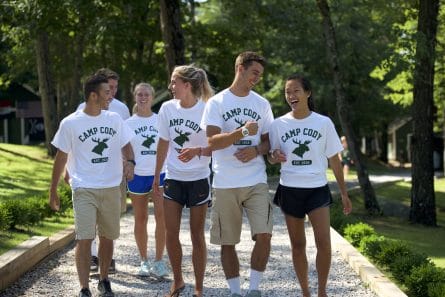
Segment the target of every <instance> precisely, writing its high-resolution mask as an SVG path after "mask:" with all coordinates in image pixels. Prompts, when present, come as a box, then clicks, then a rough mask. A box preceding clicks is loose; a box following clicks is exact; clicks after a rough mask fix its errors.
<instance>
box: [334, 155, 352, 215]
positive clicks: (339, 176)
mask: <svg viewBox="0 0 445 297" xmlns="http://www.w3.org/2000/svg"><path fill="white" fill-rule="evenodd" d="M329 165H330V166H331V169H332V171H333V172H334V175H335V179H336V180H337V184H338V187H339V189H340V195H341V202H342V204H343V213H344V214H349V213H351V211H352V203H351V200H350V199H349V196H348V191H347V189H346V184H345V179H344V176H343V169H342V166H341V162H340V158H339V157H338V155H337V154H336V155H334V156H332V157H330V158H329Z"/></svg>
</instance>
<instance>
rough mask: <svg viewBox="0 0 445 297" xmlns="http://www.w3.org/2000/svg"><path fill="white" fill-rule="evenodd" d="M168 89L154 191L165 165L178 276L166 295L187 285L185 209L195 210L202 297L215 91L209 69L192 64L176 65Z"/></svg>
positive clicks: (197, 292) (171, 250)
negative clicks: (207, 122)
mask: <svg viewBox="0 0 445 297" xmlns="http://www.w3.org/2000/svg"><path fill="white" fill-rule="evenodd" d="M169 89H170V91H171V92H172V94H173V96H174V99H171V100H169V101H167V102H164V104H163V105H162V106H161V109H160V110H159V143H158V154H157V159H156V172H155V178H154V181H153V191H155V192H156V191H157V189H158V186H159V184H160V173H161V169H162V167H163V165H164V162H165V161H166V177H165V182H164V210H165V213H168V216H166V217H165V224H166V229H167V252H168V256H169V259H170V264H171V266H172V272H173V279H174V281H173V283H172V285H171V288H170V292H169V293H168V294H167V295H166V296H174V297H175V296H179V294H180V293H181V292H182V290H183V289H184V287H185V283H184V279H183V276H182V270H181V263H182V247H181V242H180V240H179V231H180V225H181V216H182V209H183V208H184V206H185V207H188V208H190V233H191V240H192V247H193V253H192V262H193V269H194V272H195V288H194V295H193V296H197V297H201V296H203V295H202V290H203V280H204V272H205V267H206V263H207V247H206V241H205V237H204V225H205V218H206V214H207V207H208V205H209V203H210V184H209V176H210V168H209V163H210V155H211V151H210V149H209V148H208V147H207V137H206V132H205V130H204V129H202V128H201V127H200V123H201V117H202V114H203V111H204V107H205V102H206V101H207V99H209V98H210V97H211V96H212V94H213V90H212V88H211V87H210V84H209V82H208V80H207V75H206V73H205V71H204V70H202V69H200V68H198V67H195V66H193V65H184V66H177V67H176V68H175V69H174V70H173V73H172V76H171V81H170V85H169Z"/></svg>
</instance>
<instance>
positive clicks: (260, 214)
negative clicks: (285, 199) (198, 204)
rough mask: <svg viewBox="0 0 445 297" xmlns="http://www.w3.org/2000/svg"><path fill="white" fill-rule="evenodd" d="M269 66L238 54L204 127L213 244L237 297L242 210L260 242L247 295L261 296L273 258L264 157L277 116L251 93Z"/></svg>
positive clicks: (208, 110) (257, 57) (207, 111)
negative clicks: (211, 191)
mask: <svg viewBox="0 0 445 297" xmlns="http://www.w3.org/2000/svg"><path fill="white" fill-rule="evenodd" d="M265 64H266V61H265V59H264V58H263V57H262V56H260V55H258V54H257V53H255V52H243V53H241V54H239V55H238V57H237V58H236V61H235V78H234V80H233V83H232V85H231V86H230V87H229V88H227V89H225V90H223V91H221V92H220V93H218V94H216V95H215V96H214V97H212V98H211V99H210V100H209V102H208V104H207V106H206V109H205V111H204V116H203V119H202V122H201V127H202V128H203V129H206V130H207V136H208V142H209V147H210V148H211V149H212V152H213V153H212V157H213V160H212V166H213V171H214V177H213V188H214V195H215V201H214V205H213V209H212V225H211V229H210V232H211V234H210V235H211V236H210V242H211V243H213V244H218V245H221V263H222V267H223V270H224V274H225V277H226V279H227V283H228V286H229V289H230V292H231V296H233V297H235V296H241V284H240V273H239V260H238V255H237V253H236V249H235V245H236V244H238V243H239V242H240V236H241V227H242V217H243V210H244V211H245V212H246V215H247V218H248V219H249V223H250V229H251V235H252V239H253V240H254V241H255V245H254V248H253V251H252V256H251V263H250V264H251V267H250V284H249V291H248V293H247V295H246V296H249V297H254V296H261V292H260V290H259V285H260V282H261V278H262V275H263V272H264V270H265V269H266V265H267V262H268V259H269V253H270V241H271V237H272V227H273V218H272V202H271V199H270V197H269V189H268V185H267V176H266V165H265V162H264V158H263V155H265V154H267V152H268V151H269V139H268V133H269V126H270V124H271V123H272V121H273V114H272V110H271V107H270V104H269V102H268V101H267V100H266V99H264V98H263V97H261V96H260V95H258V94H257V93H255V92H253V91H252V89H253V87H254V86H255V85H256V84H257V83H258V82H259V80H260V78H261V75H262V74H263V71H264V66H265Z"/></svg>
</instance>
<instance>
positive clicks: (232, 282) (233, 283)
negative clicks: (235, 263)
mask: <svg viewBox="0 0 445 297" xmlns="http://www.w3.org/2000/svg"><path fill="white" fill-rule="evenodd" d="M227 284H229V289H230V293H231V294H240V295H241V283H240V279H239V276H238V277H234V278H230V279H227Z"/></svg>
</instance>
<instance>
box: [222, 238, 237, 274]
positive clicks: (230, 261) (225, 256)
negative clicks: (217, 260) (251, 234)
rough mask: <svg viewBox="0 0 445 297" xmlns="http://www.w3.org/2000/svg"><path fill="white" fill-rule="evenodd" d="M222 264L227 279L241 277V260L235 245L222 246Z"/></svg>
mask: <svg viewBox="0 0 445 297" xmlns="http://www.w3.org/2000/svg"><path fill="white" fill-rule="evenodd" d="M221 264H222V267H223V270H224V275H225V276H226V279H231V278H234V277H239V260H238V255H237V254H236V250H235V246H234V245H222V246H221Z"/></svg>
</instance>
